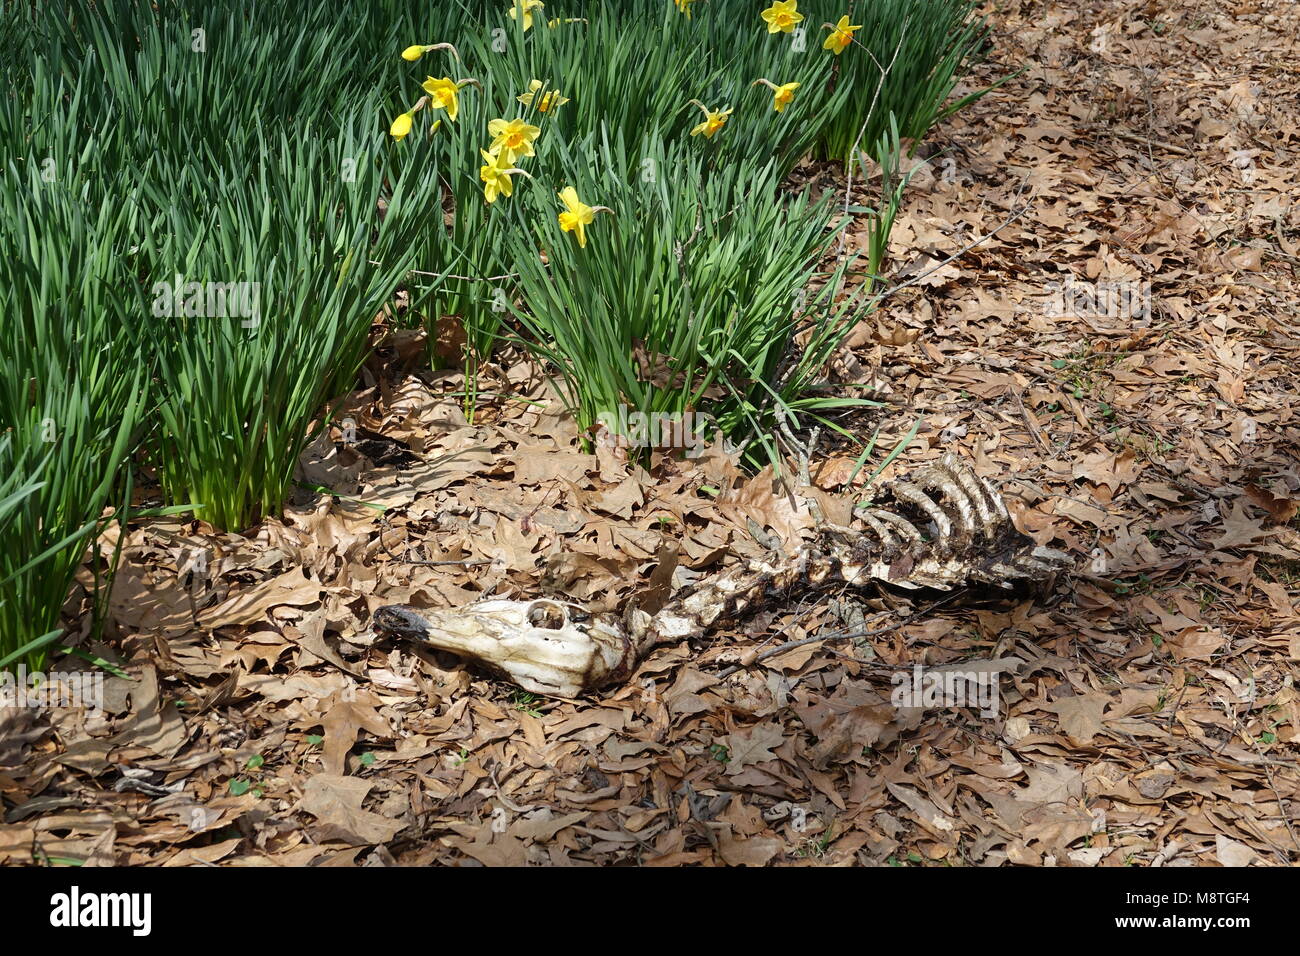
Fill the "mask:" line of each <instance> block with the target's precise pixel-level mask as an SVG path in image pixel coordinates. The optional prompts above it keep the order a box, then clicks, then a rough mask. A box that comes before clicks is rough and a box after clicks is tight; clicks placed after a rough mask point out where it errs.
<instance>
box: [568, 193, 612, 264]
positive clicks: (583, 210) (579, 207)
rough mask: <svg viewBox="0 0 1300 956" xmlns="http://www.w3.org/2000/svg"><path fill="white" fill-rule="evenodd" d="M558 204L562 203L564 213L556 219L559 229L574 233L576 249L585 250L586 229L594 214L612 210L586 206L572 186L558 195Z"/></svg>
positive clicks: (594, 216)
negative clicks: (576, 243) (576, 242)
mask: <svg viewBox="0 0 1300 956" xmlns="http://www.w3.org/2000/svg"><path fill="white" fill-rule="evenodd" d="M559 196H560V202H562V203H564V212H562V213H560V215H559V216H558V217H557V218H559V220H560V228H561V229H563V230H564V231H565V232H576V233H577V234H578V247H579V248H580V249H586V248H587V227H588V226H590V225H591V224H592V222H593V221H595V219H596V213H598V212H608V213H613V212H614V210H612V209H610V208H609V207H608V206H588V205H587V204H586V203H585V202H583V201H582V200H581V199H579V198H578V191H577V190H576V189H574V188H573V187H572V186H565V187H564V188H563V189H562V190H560V193H559Z"/></svg>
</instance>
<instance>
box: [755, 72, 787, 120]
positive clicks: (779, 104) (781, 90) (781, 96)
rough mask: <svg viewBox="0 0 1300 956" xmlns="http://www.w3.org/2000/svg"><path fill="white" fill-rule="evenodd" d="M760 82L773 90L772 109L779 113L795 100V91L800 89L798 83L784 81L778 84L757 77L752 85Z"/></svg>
mask: <svg viewBox="0 0 1300 956" xmlns="http://www.w3.org/2000/svg"><path fill="white" fill-rule="evenodd" d="M760 83H762V84H763V85H764V86H766V87H767V88H768V89H769V90H771V91H772V109H774V110H776V111H777V112H778V113H784V112H785V108H786V107H787V106H789V105H790V103H791V102H792V101H793V100H794V91H795V90H797V89H799V84H798V83H782V84H781V85H780V86H777V85H776V84H775V83H773V82H772V81H771V80H764V79H757V80H755V81H754V82H753V83H751V84H750V85H751V86H758V84H760Z"/></svg>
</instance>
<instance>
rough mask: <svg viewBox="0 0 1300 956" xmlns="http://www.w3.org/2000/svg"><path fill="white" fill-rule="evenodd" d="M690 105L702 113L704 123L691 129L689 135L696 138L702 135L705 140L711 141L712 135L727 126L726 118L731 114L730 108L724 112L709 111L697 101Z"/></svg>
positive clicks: (692, 101)
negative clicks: (696, 107)
mask: <svg viewBox="0 0 1300 956" xmlns="http://www.w3.org/2000/svg"><path fill="white" fill-rule="evenodd" d="M691 104H692V105H694V106H698V107H699V108H700V109H701V110H703V111H704V122H703V123H700V124H699V125H697V126H696V127H695V128H694V129H692V130H691V135H692V136H698V135H699V134H700V133H703V134H704V135H705V137H706V138H707V139H712V138H713V134H714V133H716V132H717V131H718V130H720V129H722V127H723V126H725V125H726V124H727V117H728V116H730V115H731V114H732V112H733V110H732V108H731V107H727V108H726V109H725V110H711V109H709V108H708V107H707V106H705V105H704V104H703V103H701V102H700V101H699V100H691Z"/></svg>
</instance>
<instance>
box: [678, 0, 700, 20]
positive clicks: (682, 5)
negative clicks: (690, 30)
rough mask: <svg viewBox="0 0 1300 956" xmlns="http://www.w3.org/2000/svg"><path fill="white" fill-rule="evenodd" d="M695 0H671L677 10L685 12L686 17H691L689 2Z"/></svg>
mask: <svg viewBox="0 0 1300 956" xmlns="http://www.w3.org/2000/svg"><path fill="white" fill-rule="evenodd" d="M694 2H695V0H673V3H674V4H675V5H676V7H677V9H678V11H679V12H681V13H684V14H686V19H687V20H689V19H691V4H692V3H694Z"/></svg>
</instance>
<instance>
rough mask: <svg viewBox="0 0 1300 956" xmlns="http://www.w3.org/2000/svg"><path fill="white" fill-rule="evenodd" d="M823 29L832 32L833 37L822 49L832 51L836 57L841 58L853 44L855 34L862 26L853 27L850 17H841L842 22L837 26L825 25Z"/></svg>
mask: <svg viewBox="0 0 1300 956" xmlns="http://www.w3.org/2000/svg"><path fill="white" fill-rule="evenodd" d="M822 27H823V29H827V30H830V31H831V35H830V36H828V37H827V38H826V42H825V43H823V44H822V49H823V50H830V51H831V52H832V53H834V54H835V55H836V56H839V55H840V54H841V53H843V52H844V48H845V47H846V46H848V45H849V44H850V43H852V42H853V34H854V33H856V32H857V31H859V30H861V29H862V24H860V23H859V24H858V25H857V26H852V25H851V24H850V23H849V18H848V17H840V22H839V23H837V24H835V26H831V25H830V24H829V23H824V24H822Z"/></svg>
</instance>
